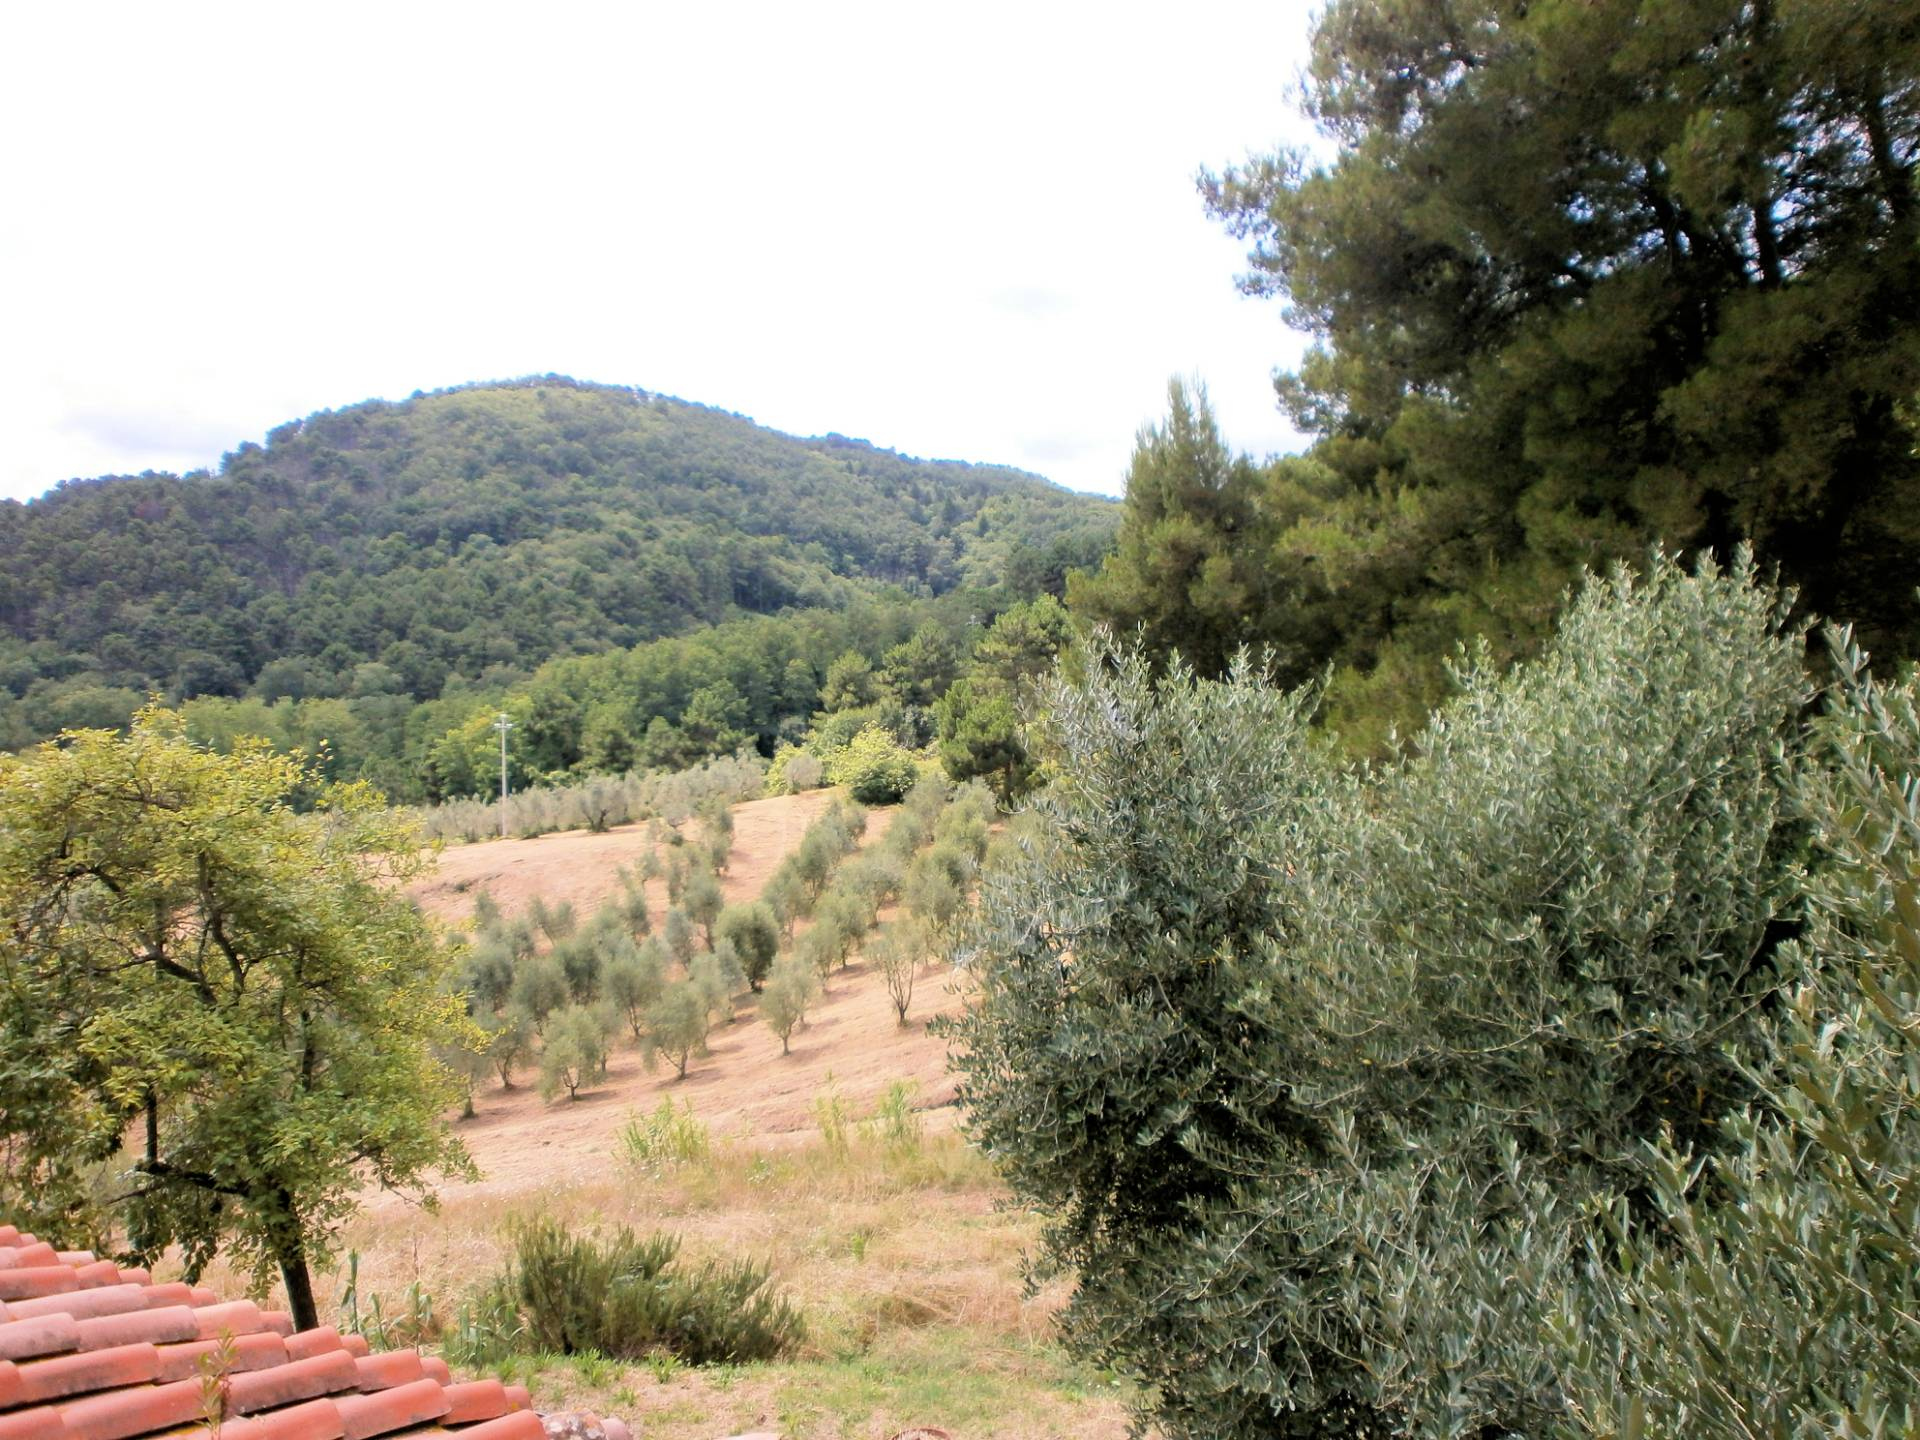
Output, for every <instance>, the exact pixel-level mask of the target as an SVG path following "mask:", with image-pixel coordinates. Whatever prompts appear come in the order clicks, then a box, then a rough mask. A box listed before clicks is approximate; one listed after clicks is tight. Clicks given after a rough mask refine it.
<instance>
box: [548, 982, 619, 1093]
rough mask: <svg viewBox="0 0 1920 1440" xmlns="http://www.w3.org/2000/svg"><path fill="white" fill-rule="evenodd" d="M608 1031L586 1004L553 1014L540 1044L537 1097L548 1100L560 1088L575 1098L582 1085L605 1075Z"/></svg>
mask: <svg viewBox="0 0 1920 1440" xmlns="http://www.w3.org/2000/svg"><path fill="white" fill-rule="evenodd" d="M606 1070H607V1032H606V1028H605V1026H604V1025H602V1023H601V1019H600V1017H599V1016H598V1015H596V1014H595V1013H594V1011H593V1010H592V1009H591V1008H590V1007H588V1006H585V1005H569V1006H568V1007H567V1008H566V1009H565V1010H562V1011H561V1012H560V1013H559V1014H557V1015H555V1016H554V1017H553V1022H552V1024H551V1025H549V1026H548V1029H547V1038H546V1040H545V1041H544V1042H543V1043H542V1044H541V1046H540V1098H541V1099H543V1100H551V1099H553V1097H554V1096H556V1095H558V1094H559V1093H560V1092H561V1091H562V1090H565V1091H566V1092H567V1099H569V1100H578V1099H579V1098H580V1091H581V1088H582V1087H583V1086H587V1085H591V1084H592V1083H593V1082H594V1081H595V1080H598V1079H599V1078H600V1077H601V1076H603V1075H604V1074H606Z"/></svg>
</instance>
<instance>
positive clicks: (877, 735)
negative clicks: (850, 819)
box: [827, 725, 920, 805]
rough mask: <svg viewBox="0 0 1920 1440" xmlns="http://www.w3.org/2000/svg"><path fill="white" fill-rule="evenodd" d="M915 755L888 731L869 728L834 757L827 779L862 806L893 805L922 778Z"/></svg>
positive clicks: (874, 727) (877, 727)
mask: <svg viewBox="0 0 1920 1440" xmlns="http://www.w3.org/2000/svg"><path fill="white" fill-rule="evenodd" d="M919 773H920V772H919V770H918V768H917V767H916V766H915V765H914V763H913V756H912V755H911V754H909V753H908V752H907V751H906V750H905V749H903V748H902V747H901V746H900V744H899V743H898V742H897V741H895V740H894V738H893V737H892V736H891V735H889V734H888V733H887V732H886V731H885V730H883V729H881V728H880V727H879V726H877V725H870V726H868V727H867V728H866V729H864V730H862V731H861V732H860V733H859V734H858V735H855V736H854V737H853V739H852V741H850V742H849V743H848V745H847V747H846V748H845V749H844V750H841V751H839V752H838V753H837V754H835V755H834V757H833V761H832V763H831V764H830V765H828V767H827V778H828V779H829V780H830V781H832V782H833V783H834V784H835V785H844V786H846V787H847V789H848V791H849V792H850V793H851V794H852V796H853V798H854V799H856V800H858V801H859V802H860V803H861V804H863V805H891V804H893V803H894V802H895V801H896V800H898V799H900V798H901V796H903V795H905V794H906V793H907V791H909V790H910V789H912V788H913V782H914V780H915V779H916V778H918V776H919Z"/></svg>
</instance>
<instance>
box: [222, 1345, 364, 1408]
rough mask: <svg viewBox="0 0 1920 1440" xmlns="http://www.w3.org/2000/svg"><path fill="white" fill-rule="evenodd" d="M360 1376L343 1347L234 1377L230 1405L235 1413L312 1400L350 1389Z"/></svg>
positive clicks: (351, 1358)
mask: <svg viewBox="0 0 1920 1440" xmlns="http://www.w3.org/2000/svg"><path fill="white" fill-rule="evenodd" d="M358 1379H359V1376H358V1374H357V1373H356V1372H355V1370H354V1368H353V1357H352V1356H351V1355H348V1354H347V1353H346V1352H345V1351H344V1350H335V1351H333V1352H332V1353H331V1354H328V1355H315V1356H313V1357H312V1358H310V1359H307V1360H293V1361H290V1362H288V1363H287V1364H285V1365H278V1366H275V1367H274V1368H273V1369H271V1370H256V1371H254V1372H252V1373H251V1374H247V1375H235V1376H234V1377H233V1379H232V1389H231V1399H230V1400H229V1402H228V1404H229V1405H230V1407H231V1408H232V1411H233V1413H234V1414H236V1415H251V1414H252V1413H253V1412H254V1411H256V1410H272V1409H274V1408H275V1407H277V1406H280V1405H291V1404H292V1403H293V1402H294V1401H296V1400H311V1399H312V1398H313V1397H314V1396H316V1395H327V1394H330V1393H332V1392H333V1391H336V1390H351V1389H352V1388H353V1387H354V1384H355V1382H356V1381H357V1380H358Z"/></svg>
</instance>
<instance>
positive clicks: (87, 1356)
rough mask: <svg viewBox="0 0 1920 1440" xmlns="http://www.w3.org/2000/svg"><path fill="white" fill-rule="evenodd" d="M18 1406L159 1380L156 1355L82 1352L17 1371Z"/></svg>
mask: <svg viewBox="0 0 1920 1440" xmlns="http://www.w3.org/2000/svg"><path fill="white" fill-rule="evenodd" d="M19 1377H20V1382H19V1383H20V1398H19V1401H18V1402H17V1403H19V1404H21V1405H37V1404H40V1403H42V1402H44V1401H47V1400H59V1399H62V1398H64V1397H66V1396H68V1395H91V1394H93V1393H94V1392H95V1391H97V1390H115V1389H118V1388H120V1387H121V1386H124V1385H142V1384H145V1383H146V1382H148V1381H150V1380H157V1379H159V1378H160V1352H159V1351H158V1350H156V1349H154V1347H153V1346H151V1345H118V1346H115V1347H114V1348H113V1349H111V1350H82V1351H79V1352H78V1353H76V1354H72V1355H60V1356H57V1357H55V1358H54V1359H52V1360H32V1361H29V1362H28V1363H26V1364H25V1365H22V1366H20V1367H19Z"/></svg>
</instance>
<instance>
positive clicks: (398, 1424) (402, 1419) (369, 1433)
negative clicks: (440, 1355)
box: [333, 1380, 453, 1440]
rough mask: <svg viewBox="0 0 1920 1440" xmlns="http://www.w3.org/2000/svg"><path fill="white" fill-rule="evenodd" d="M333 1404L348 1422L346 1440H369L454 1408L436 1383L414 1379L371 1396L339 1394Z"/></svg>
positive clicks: (435, 1418) (444, 1391) (435, 1416)
mask: <svg viewBox="0 0 1920 1440" xmlns="http://www.w3.org/2000/svg"><path fill="white" fill-rule="evenodd" d="M333 1403H334V1405H335V1406H336V1407H337V1408H338V1409H339V1411H340V1418H341V1419H343V1420H345V1421H346V1422H347V1430H346V1440H372V1437H373V1436H375V1435H386V1434H390V1433H391V1432H393V1431H395V1430H404V1429H405V1428H406V1427H407V1426H409V1425H419V1424H422V1423H424V1422H426V1421H428V1420H438V1419H439V1418H440V1417H441V1416H442V1415H444V1414H446V1413H447V1411H448V1410H450V1409H452V1408H453V1406H452V1402H450V1401H449V1400H448V1399H447V1390H446V1387H445V1386H444V1385H442V1384H441V1383H440V1382H439V1381H438V1380H416V1381H414V1382H413V1383H412V1384H411V1385H396V1386H394V1387H393V1388H392V1389H391V1390H378V1391H375V1392H374V1393H373V1394H371V1395H342V1396H341V1397H340V1398H339V1399H338V1400H336V1401H334V1402H333Z"/></svg>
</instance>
